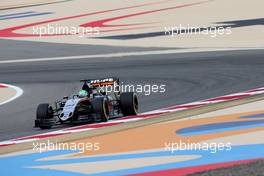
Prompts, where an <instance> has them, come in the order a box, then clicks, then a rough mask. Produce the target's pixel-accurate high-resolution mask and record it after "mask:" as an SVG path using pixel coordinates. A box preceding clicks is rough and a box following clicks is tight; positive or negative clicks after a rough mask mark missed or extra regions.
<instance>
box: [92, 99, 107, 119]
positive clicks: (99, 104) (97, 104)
mask: <svg viewBox="0 0 264 176" xmlns="http://www.w3.org/2000/svg"><path fill="white" fill-rule="evenodd" d="M92 107H93V112H94V113H95V114H96V115H97V116H99V117H100V119H101V122H107V121H108V120H109V109H108V104H107V101H106V99H105V98H104V97H97V98H95V99H93V100H92Z"/></svg>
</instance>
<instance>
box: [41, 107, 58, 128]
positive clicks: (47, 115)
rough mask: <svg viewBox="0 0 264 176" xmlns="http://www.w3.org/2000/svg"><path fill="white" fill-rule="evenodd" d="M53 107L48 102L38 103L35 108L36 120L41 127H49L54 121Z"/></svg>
mask: <svg viewBox="0 0 264 176" xmlns="http://www.w3.org/2000/svg"><path fill="white" fill-rule="evenodd" d="M53 118H54V116H53V108H52V107H51V106H50V105H49V104H48V103H43V104H39V105H38V108H37V121H38V126H39V127H40V128H41V129H49V128H51V127H52V125H53V122H54V119H53Z"/></svg>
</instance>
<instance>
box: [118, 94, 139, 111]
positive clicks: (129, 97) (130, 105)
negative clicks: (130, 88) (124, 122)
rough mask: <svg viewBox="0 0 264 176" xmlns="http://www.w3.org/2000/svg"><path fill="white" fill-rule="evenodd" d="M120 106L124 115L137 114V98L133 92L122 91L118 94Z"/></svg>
mask: <svg viewBox="0 0 264 176" xmlns="http://www.w3.org/2000/svg"><path fill="white" fill-rule="evenodd" d="M120 108H121V111H122V113H123V115H124V116H130V115H137V113H138V98H137V95H136V94H135V93H134V92H124V93H121V95H120Z"/></svg>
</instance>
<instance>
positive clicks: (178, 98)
mask: <svg viewBox="0 0 264 176" xmlns="http://www.w3.org/2000/svg"><path fill="white" fill-rule="evenodd" d="M29 46H30V45H29ZM64 47H65V46H64ZM85 47H86V49H87V50H89V48H90V46H85ZM29 48H30V47H29ZM66 48H67V47H66ZM91 48H93V49H92V50H94V49H95V48H96V50H97V53H101V54H102V53H104V52H105V50H104V49H103V48H104V47H103V46H98V47H95V46H91ZM114 49H115V48H114V47H113V48H112V49H111V50H112V51H115V50H114ZM138 49H139V48H137V49H135V50H134V49H133V48H131V49H129V51H138ZM144 49H145V50H151V49H146V48H141V49H140V50H144ZM80 51H82V50H80ZM15 52H18V51H15ZM26 52H29V53H30V52H31V51H30V50H29V49H28V50H27V48H23V49H21V53H26ZM2 53H4V54H3V55H4V56H5V58H3V57H2V59H6V58H12V52H10V51H9V53H10V54H8V53H6V52H5V51H4V50H1V54H2ZM46 53H49V52H48V51H47V52H46ZM13 54H14V53H13ZM43 54H44V53H43ZM75 54H84V53H83V52H81V53H79V51H76V53H75ZM85 54H87V53H85ZM16 55H19V54H16ZM21 55H22V56H23V55H25V54H21ZM263 55H264V50H248V51H221V52H208V53H205V52H203V53H187V54H186V53H185V54H167V55H148V56H133V57H130V56H128V57H119V58H96V59H80V60H68V61H47V62H30V63H12V64H0V80H1V82H3V83H8V84H13V85H16V86H19V87H20V88H22V89H23V90H24V94H23V95H22V96H21V97H20V98H19V99H16V100H15V101H13V102H11V103H8V104H5V105H3V106H0V118H1V119H0V120H1V123H0V134H1V136H0V140H6V139H10V138H15V137H22V136H27V135H32V134H36V133H43V132H44V131H42V130H39V129H35V128H33V124H34V119H35V110H36V107H37V105H38V104H39V103H45V102H50V103H52V102H54V101H55V100H56V99H60V98H62V97H63V96H65V95H69V94H71V93H72V92H76V91H78V90H79V89H80V86H81V84H80V83H79V81H78V80H80V79H85V78H101V77H108V76H117V77H120V79H121V81H124V83H129V84H158V85H159V84H165V85H166V92H165V93H152V94H151V95H149V96H145V95H143V94H139V100H140V111H141V112H145V111H150V110H155V109H157V108H161V107H168V106H172V105H176V104H182V103H188V102H192V101H196V100H201V99H206V98H212V97H215V96H221V95H225V94H230V93H235V92H240V91H243V90H248V89H253V88H258V87H263V86H264V81H263V75H264V70H263V66H264V60H263ZM22 56H21V58H23V57H22ZM56 56H57V55H56ZM32 57H34V56H32ZM41 57H51V54H47V55H46V56H45V55H41ZM16 59H17V58H16ZM23 59H24V58H23ZM57 129H58V128H57ZM52 130H54V129H52ZM45 132H46V131H45Z"/></svg>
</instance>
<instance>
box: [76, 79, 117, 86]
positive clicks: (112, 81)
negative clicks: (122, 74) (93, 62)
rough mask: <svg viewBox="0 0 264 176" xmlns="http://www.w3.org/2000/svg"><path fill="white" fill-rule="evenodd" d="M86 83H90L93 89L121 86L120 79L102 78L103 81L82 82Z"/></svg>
mask: <svg viewBox="0 0 264 176" xmlns="http://www.w3.org/2000/svg"><path fill="white" fill-rule="evenodd" d="M80 81H81V82H84V83H90V84H91V85H92V87H102V86H108V85H110V86H111V85H119V78H115V77H112V78H102V79H84V80H80Z"/></svg>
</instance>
